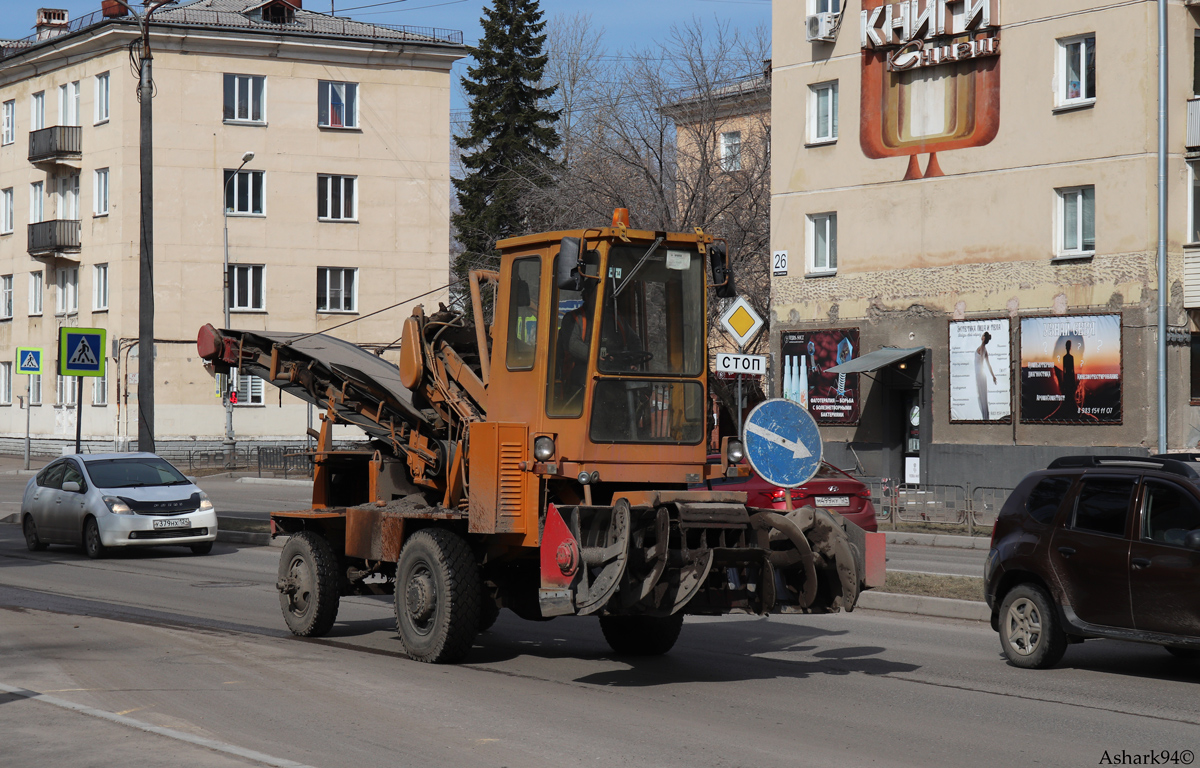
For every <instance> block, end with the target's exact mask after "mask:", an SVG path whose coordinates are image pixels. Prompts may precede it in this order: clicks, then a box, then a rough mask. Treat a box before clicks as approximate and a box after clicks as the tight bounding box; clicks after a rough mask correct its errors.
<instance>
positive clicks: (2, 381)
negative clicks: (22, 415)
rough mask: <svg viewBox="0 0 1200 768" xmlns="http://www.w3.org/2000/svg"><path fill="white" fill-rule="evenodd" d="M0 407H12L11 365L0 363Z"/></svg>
mask: <svg viewBox="0 0 1200 768" xmlns="http://www.w3.org/2000/svg"><path fill="white" fill-rule="evenodd" d="M0 405H12V363H0Z"/></svg>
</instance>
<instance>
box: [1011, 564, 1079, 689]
mask: <svg viewBox="0 0 1200 768" xmlns="http://www.w3.org/2000/svg"><path fill="white" fill-rule="evenodd" d="M1000 647H1001V648H1003V649H1004V655H1005V656H1007V657H1008V660H1009V661H1010V662H1012V664H1013V665H1014V666H1018V667H1023V668H1025V669H1047V668H1049V667H1053V666H1054V665H1055V664H1057V663H1058V662H1059V661H1061V660H1062V657H1063V654H1064V653H1066V650H1067V634H1066V632H1064V631H1063V628H1062V626H1060V624H1059V621H1058V614H1057V613H1056V612H1055V610H1054V604H1053V603H1052V602H1051V601H1050V596H1049V595H1047V594H1046V591H1045V590H1044V589H1042V588H1041V587H1039V586H1037V585H1035V584H1021V585H1019V586H1016V587H1014V588H1013V589H1012V590H1010V591H1009V593H1008V594H1007V595H1005V596H1004V602H1002V603H1001V604H1000Z"/></svg>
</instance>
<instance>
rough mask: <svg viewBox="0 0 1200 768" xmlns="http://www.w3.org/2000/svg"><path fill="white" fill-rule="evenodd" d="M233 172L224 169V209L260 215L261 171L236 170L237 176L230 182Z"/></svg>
mask: <svg viewBox="0 0 1200 768" xmlns="http://www.w3.org/2000/svg"><path fill="white" fill-rule="evenodd" d="M233 173H234V172H233V171H225V211H226V212H227V213H244V214H248V215H251V216H262V215H263V172H262V171H238V172H237V178H236V179H234V180H233V181H232V182H231V181H230V180H229V179H230V178H231V177H232V176H233Z"/></svg>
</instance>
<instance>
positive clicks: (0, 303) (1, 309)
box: [0, 275, 13, 320]
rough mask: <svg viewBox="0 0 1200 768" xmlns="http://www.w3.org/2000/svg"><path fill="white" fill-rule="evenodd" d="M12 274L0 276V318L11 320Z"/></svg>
mask: <svg viewBox="0 0 1200 768" xmlns="http://www.w3.org/2000/svg"><path fill="white" fill-rule="evenodd" d="M12 293H13V276H12V275H4V276H3V277H0V320H11V319H12V316H13V296H12Z"/></svg>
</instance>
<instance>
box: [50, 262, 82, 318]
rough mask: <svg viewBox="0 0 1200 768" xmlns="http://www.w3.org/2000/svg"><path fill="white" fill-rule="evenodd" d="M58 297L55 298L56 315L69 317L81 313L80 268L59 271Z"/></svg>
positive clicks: (64, 268)
mask: <svg viewBox="0 0 1200 768" xmlns="http://www.w3.org/2000/svg"><path fill="white" fill-rule="evenodd" d="M57 282H58V292H57V293H58V295H57V296H56V297H55V303H54V313H55V314H56V315H69V314H72V313H75V312H78V311H79V267H63V268H61V269H59V270H58V280H57Z"/></svg>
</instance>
